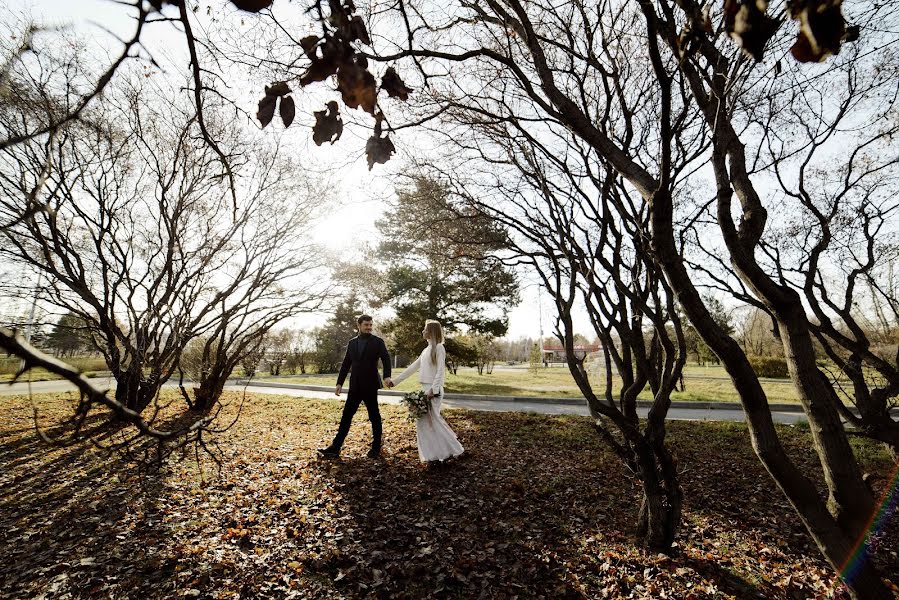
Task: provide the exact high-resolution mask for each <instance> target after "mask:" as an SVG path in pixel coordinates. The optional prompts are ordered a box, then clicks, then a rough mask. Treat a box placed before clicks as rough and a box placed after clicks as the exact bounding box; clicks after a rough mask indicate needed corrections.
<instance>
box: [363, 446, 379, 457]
mask: <svg viewBox="0 0 899 600" xmlns="http://www.w3.org/2000/svg"><path fill="white" fill-rule="evenodd" d="M366 456H368V457H369V458H381V449H380V448H372V449H371V450H369V451H368V454H367V455H366Z"/></svg>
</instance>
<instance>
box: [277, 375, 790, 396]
mask: <svg viewBox="0 0 899 600" xmlns="http://www.w3.org/2000/svg"><path fill="white" fill-rule="evenodd" d="M697 369H702V370H703V371H704V372H703V373H702V374H703V375H713V374H714V375H713V376H714V377H727V374H726V373H725V372H724V369H721V368H720V367H718V368H717V371H712V370H711V369H712V368H704V367H697ZM396 371H397V372H401V371H402V369H397V370H396ZM697 375H698V373H697V372H696V371H693V372H690V373H688V374H686V375H685V376H684V384H685V390H684V391H683V392H674V394H672V399H673V400H694V401H702V402H739V401H740V400H739V397H738V396H737V392H736V390H735V389H734V387H733V385H732V384H731V382H730V380H729V379H710V378H708V377H699V376H697ZM261 379H269V378H261ZM336 379H337V375H336V374H333V373H332V374H326V375H318V374H316V375H297V376H290V377H282V378H279V379H278V381H279V382H284V383H303V384H309V385H326V386H332V385H334V382H335V381H336ZM594 381H596V382H597V384H598V385H603V386H604V379H599V378H597V379H595V380H594ZM417 385H418V382H417V379H416V377H415V376H412V377H410V378H409V379H407V380H406V381H404V382H403V383H402V384H401V385H400V386H399V387H398V388H396V389H398V390H400V391H411V390H413V389H415V388H416V386H417ZM762 387H763V388H764V389H765V392H766V393H767V394H768V401H769V402H772V403H774V402H778V403H779V402H799V398H798V397H797V395H796V390H795V388H794V387H793V385H792V383H791V382H790V381H789V380H786V379H785V380H783V382H780V381H778V382H774V381H764V382H763V383H762ZM446 390H447V391H448V392H451V393H460V394H484V395H492V396H537V397H556V396H560V397H582V396H581V392H580V390H579V389H578V387H577V385H575V383H574V379H572V377H571V373H569V372H568V369H567V368H566V367H549V368H539V369H537V370H536V371H533V370H531V369H527V368H521V369H517V368H516V369H496V370H494V371H493V373H492V374H490V375H486V374H485V375H478V371H477V369H473V368H461V369H459V371H458V373H457V374H456V375H453V374H452V373H447V377H446ZM596 391H597V392H598V393H604V392H603V388H602V387H600V388H599V389H598V390H596ZM640 398H642V399H645V400H651V399H652V394H651V393H650V391H649V388H647V389H646V390H644V391H643V393H642V394H641V395H640Z"/></svg>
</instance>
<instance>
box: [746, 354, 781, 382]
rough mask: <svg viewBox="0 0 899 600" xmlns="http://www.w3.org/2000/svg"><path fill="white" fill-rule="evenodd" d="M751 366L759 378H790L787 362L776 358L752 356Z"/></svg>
mask: <svg viewBox="0 0 899 600" xmlns="http://www.w3.org/2000/svg"><path fill="white" fill-rule="evenodd" d="M749 364H750V365H752V368H753V369H755V372H756V375H758V376H759V377H776V378H780V379H784V378H786V377H789V376H790V372H789V370H788V369H787V361H786V360H784V359H783V358H778V357H775V356H750V357H749Z"/></svg>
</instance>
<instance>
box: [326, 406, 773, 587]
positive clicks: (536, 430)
mask: <svg viewBox="0 0 899 600" xmlns="http://www.w3.org/2000/svg"><path fill="white" fill-rule="evenodd" d="M447 412H448V413H449V415H448V421H449V422H450V424H451V426H452V427H453V429H454V430H455V431H456V433H457V435H458V436H459V438H460V441H461V442H462V443H463V445H464V446H465V448H466V453H467V456H465V457H463V458H462V459H457V460H450V461H448V462H447V463H446V464H445V465H442V466H439V467H437V468H424V467H421V466H419V465H418V463H417V458H418V457H417V450H416V448H415V440H414V437H413V436H414V434H412V435H409V434H403V435H401V436H399V439H396V433H395V432H394V436H395V437H394V439H393V440H391V439H390V438H389V436H388V438H387V440H386V443H387V447H388V448H389V450H390V451H389V452H388V453H387V455H386V457H385V458H384V459H383V460H379V461H378V460H376V461H373V460H370V459H366V458H364V457H363V456H361V454H362V453H361V452H360V451H359V450H361V448H360V449H359V450H356V451H355V452H353V451H352V450H351V452H349V453H345V454H348V456H346V457H345V458H343V459H342V460H340V461H336V462H332V461H326V460H323V461H320V462H318V463H316V465H317V468H318V469H319V470H320V471H321V472H322V475H323V476H324V477H326V478H327V479H328V480H329V481H330V482H331V485H333V486H334V488H335V489H336V490H337V491H338V492H339V493H340V495H341V503H340V506H341V509H342V511H343V512H342V513H341V515H340V516H339V519H340V521H341V522H342V523H346V524H347V526H349V527H351V529H352V536H351V537H352V539H353V541H354V544H356V545H357V546H355V547H354V549H351V550H347V551H346V552H344V553H343V554H342V557H343V558H342V559H341V560H338V561H333V562H331V563H328V564H324V565H312V568H313V569H315V568H318V569H320V572H321V575H323V576H327V577H331V578H338V580H339V581H340V582H342V583H341V585H342V587H339V588H338V589H340V590H341V591H343V592H346V593H348V594H351V593H366V594H368V593H376V595H379V596H381V595H383V596H387V595H390V594H394V593H399V594H400V596H406V597H416V596H418V595H422V594H424V595H446V596H452V597H477V596H478V595H480V596H481V597H490V598H494V597H509V598H511V597H514V596H515V595H522V594H523V595H525V596H528V597H540V596H544V597H547V598H550V597H551V598H569V597H570V598H582V597H584V591H583V589H584V588H583V586H582V585H581V584H582V583H583V581H581V580H579V579H578V578H579V577H581V578H583V577H585V576H586V577H589V576H590V574H589V573H587V574H585V573H580V574H576V573H575V572H574V571H575V569H574V567H572V566H571V565H573V564H576V563H583V562H584V560H585V553H590V552H593V551H594V550H595V554H594V555H593V556H589V557H588V558H587V562H594V563H595V566H596V570H597V571H599V570H600V569H601V568H602V561H603V560H606V559H603V557H602V552H603V551H602V550H601V548H602V547H615V548H620V547H622V546H623V547H628V546H629V547H630V551H629V552H631V553H632V554H636V555H638V556H644V557H645V558H646V559H647V560H655V558H654V556H653V555H652V553H644V552H643V551H642V550H640V549H638V548H635V547H634V546H633V544H632V541H631V540H632V537H631V532H632V529H633V526H634V523H635V516H636V512H637V508H638V502H639V498H640V496H639V489H638V488H637V487H636V485H635V482H634V480H633V479H631V478H628V477H627V476H626V475H625V473H624V469H623V467H622V466H621V464H620V463H619V462H618V459H617V458H615V457H614V456H613V455H612V454H611V453H610V452H609V451H608V449H607V448H606V447H605V446H604V445H603V443H602V442H601V440H599V439H598V437H597V436H596V435H595V433H594V432H593V430H592V429H591V428H590V426H589V423H588V422H587V420H584V419H581V420H580V421H578V419H579V418H578V417H554V418H552V419H547V418H546V417H545V416H536V415H526V414H517V415H512V414H509V413H504V414H501V415H497V414H495V413H477V412H469V411H447ZM575 424H579V426H573V425H575ZM385 431H387V432H388V433H390V431H389V430H388V429H385ZM360 446H361V444H360ZM537 449H539V451H537ZM585 539H587V540H590V541H591V542H592V541H593V540H601V541H602V543H603V544H605V546H589V544H587V545H585V543H584V540H585ZM586 548H590V549H586ZM631 558H632V557H631ZM633 568H634V572H635V573H637V574H638V577H639V574H640V573H642V571H643V568H642V566H639V567H638V566H635V567H633ZM690 568H693V569H695V570H697V571H699V570H700V568H701V569H702V571H701V572H702V573H704V574H706V576H707V577H708V578H709V579H711V580H712V581H714V582H715V583H716V585H717V586H718V587H719V589H720V590H722V591H725V592H727V593H730V594H733V595H735V596H737V597H741V598H743V597H746V598H753V597H766V595H765V593H764V592H763V591H762V590H761V589H759V588H758V587H757V586H756V585H755V584H753V583H751V582H750V581H747V580H745V579H743V578H742V577H740V576H739V575H736V574H735V573H734V572H733V571H730V570H728V569H725V568H722V567H720V566H719V565H715V564H714V563H713V562H712V563H711V564H701V562H700V561H693V563H692V566H691V567H690ZM588 570H589V569H588ZM594 584H595V582H594ZM634 585H638V584H634ZM634 589H636V588H632V589H631V591H633V590H634Z"/></svg>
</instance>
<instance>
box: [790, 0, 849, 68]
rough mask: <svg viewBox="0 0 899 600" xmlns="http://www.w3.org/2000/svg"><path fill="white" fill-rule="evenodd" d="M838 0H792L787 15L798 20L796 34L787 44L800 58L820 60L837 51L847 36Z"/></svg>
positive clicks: (801, 59) (840, 0)
mask: <svg viewBox="0 0 899 600" xmlns="http://www.w3.org/2000/svg"><path fill="white" fill-rule="evenodd" d="M841 5H842V0H792V1H791V2H789V3H788V6H789V9H790V16H791V17H792V18H793V19H795V20H796V21H798V22H799V35H798V36H797V38H796V43H795V44H793V47H792V48H790V52H791V53H792V54H793V57H794V58H795V59H796V60H798V61H800V62H821V61H822V60H824V59H825V58H827V57H828V56H831V55H834V54H839V52H840V46H841V44H842V43H843V40H844V39H845V38H847V37H848V36H847V32H846V20H845V19H844V18H843V11H842V9H841Z"/></svg>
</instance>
